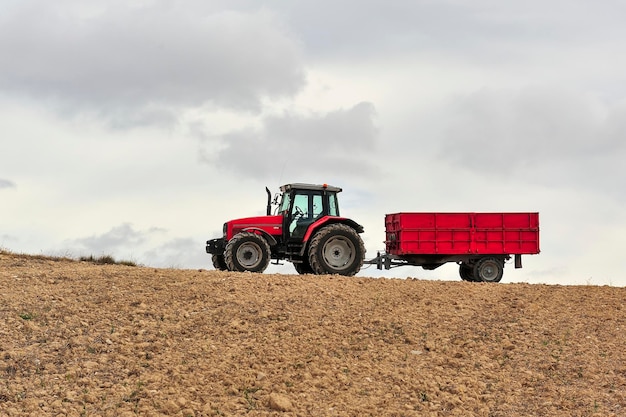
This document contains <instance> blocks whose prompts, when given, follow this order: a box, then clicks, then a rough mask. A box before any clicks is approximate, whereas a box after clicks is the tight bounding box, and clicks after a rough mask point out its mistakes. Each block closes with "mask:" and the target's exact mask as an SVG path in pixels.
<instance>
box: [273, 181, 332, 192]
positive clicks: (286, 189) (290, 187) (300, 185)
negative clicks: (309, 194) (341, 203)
mask: <svg viewBox="0 0 626 417" xmlns="http://www.w3.org/2000/svg"><path fill="white" fill-rule="evenodd" d="M291 190H314V191H331V192H335V193H340V192H341V188H339V187H333V186H332V185H328V184H303V183H293V184H285V185H283V186H282V187H280V191H282V192H283V193H286V192H289V191H291Z"/></svg>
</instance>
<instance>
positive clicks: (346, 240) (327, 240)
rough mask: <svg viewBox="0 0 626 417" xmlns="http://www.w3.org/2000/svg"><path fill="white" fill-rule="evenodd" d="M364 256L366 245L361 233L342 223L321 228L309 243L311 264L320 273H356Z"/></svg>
mask: <svg viewBox="0 0 626 417" xmlns="http://www.w3.org/2000/svg"><path fill="white" fill-rule="evenodd" d="M364 257H365V245H364V244H363V240H361V237H360V236H359V234H358V233H357V232H356V231H355V230H354V229H353V228H351V227H350V226H347V225H345V224H341V223H337V224H331V225H328V226H325V227H323V228H321V229H320V230H319V231H318V232H317V233H316V234H315V236H314V237H313V239H311V244H310V245H309V264H310V265H311V268H312V269H313V272H315V273H316V274H318V275H321V274H339V275H346V276H351V275H354V274H356V273H357V272H359V270H360V269H361V266H363V258H364Z"/></svg>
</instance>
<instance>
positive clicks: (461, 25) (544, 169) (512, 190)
mask: <svg viewBox="0 0 626 417" xmlns="http://www.w3.org/2000/svg"><path fill="white" fill-rule="evenodd" d="M624 18H626V5H624V3H623V2H621V1H616V0H604V1H601V2H589V1H582V0H568V1H557V0H550V1H545V0H542V1H538V0H528V1H525V2H518V1H512V0H497V1H496V0H474V1H472V2H464V1H458V0H437V1H434V0H411V1H404V0H397V1H381V0H358V1H356V0H344V1H341V2H337V1H327V0H317V1H315V2H313V1H308V0H303V1H297V2H295V1H287V0H274V1H271V0H268V1H259V0H228V1H226V0H222V1H220V0H215V1H204V0H203V1H197V0H186V1H181V0H137V1H132V2H129V1H126V0H124V1H121V0H107V1H99V0H95V1H91V2H83V1H78V0H59V1H56V2H49V1H43V0H39V1H37V0H19V1H17V0H0V144H1V148H0V248H4V249H5V250H10V251H14V252H20V253H30V254H47V255H54V256H71V257H79V256H88V255H94V256H99V255H104V254H106V255H112V256H114V257H115V258H116V259H123V260H132V261H135V262H137V263H140V264H143V265H147V266H154V267H167V268H169V267H174V268H194V269H195V268H203V269H212V265H211V260H210V256H209V255H207V254H206V253H205V249H204V245H205V241H206V240H207V239H210V238H214V237H219V236H220V235H221V229H222V224H223V223H224V221H226V220H228V219H233V218H238V217H247V216H253V215H262V214H264V212H265V204H266V194H265V190H264V188H265V186H268V187H269V188H270V190H272V191H273V192H277V191H278V187H279V186H280V185H283V184H287V183H292V182H309V183H318V184H320V183H329V184H332V185H336V186H339V187H342V188H343V190H344V191H343V192H342V193H341V194H340V205H341V212H342V215H344V216H346V217H350V218H353V219H354V220H356V221H357V222H359V223H360V224H362V225H363V226H364V227H365V233H364V234H363V235H362V237H363V240H364V242H365V246H366V249H367V254H366V258H368V259H370V258H373V257H374V256H375V255H376V252H377V251H379V250H382V249H384V243H383V241H384V215H385V214H387V213H396V212H410V211H444V212H446V211H448V212H465V211H468V212H477V211H490V212H499V211H530V212H539V216H540V227H541V253H540V254H539V255H533V256H525V257H523V263H524V267H523V268H522V269H514V268H513V265H512V264H507V265H506V267H505V273H504V278H503V282H527V283H533V284H542V283H543V284H559V285H588V284H591V285H612V286H626V260H625V257H624V255H623V253H622V250H623V247H624V246H625V243H626V237H625V236H626V210H624V209H625V208H626V191H624V190H626V168H625V165H624V162H623V161H624V160H625V159H626V140H625V138H626V54H624V50H626V25H624V24H623V22H624ZM268 272H273V273H286V274H287V273H295V270H294V269H293V266H292V265H291V264H289V263H286V264H285V265H271V266H270V268H269V269H268ZM359 276H371V277H381V276H385V277H397V278H406V277H413V278H422V279H438V280H459V277H458V267H457V266H456V265H454V264H450V265H445V266H442V267H441V268H439V269H436V270H434V271H424V270H422V269H421V268H418V267H401V268H396V269H392V270H391V271H382V272H381V271H377V270H376V269H375V268H374V267H370V268H365V269H363V270H362V271H361V272H360V273H359Z"/></svg>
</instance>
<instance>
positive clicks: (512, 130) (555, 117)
mask: <svg viewBox="0 0 626 417" xmlns="http://www.w3.org/2000/svg"><path fill="white" fill-rule="evenodd" d="M447 112H448V113H447V114H448V116H447V117H446V119H445V120H444V121H443V123H445V125H446V126H447V127H446V128H445V130H444V132H443V133H442V137H441V141H440V143H439V149H440V150H439V155H438V156H439V157H440V158H442V159H447V160H448V161H449V162H450V163H452V164H453V165H455V166H457V167H463V168H465V169H468V170H471V171H475V172H478V173H482V174H485V175H497V176H505V177H507V176H508V177H515V178H521V179H526V180H530V181H533V182H538V183H544V184H551V185H572V186H585V187H593V188H598V187H600V188H606V189H607V190H610V189H611V188H615V187H619V189H623V188H624V186H626V180H625V179H624V176H623V175H617V174H618V172H616V170H619V169H620V168H619V167H621V166H622V164H621V163H619V161H620V160H623V159H624V158H626V144H625V143H624V141H623V139H622V138H623V137H624V136H625V135H626V122H624V120H625V117H626V105H624V104H623V103H622V104H620V103H606V102H602V101H600V100H598V99H596V98H594V97H592V96H589V95H586V94H582V93H579V92H576V91H569V90H564V89H558V88H552V87H532V88H526V89H521V90H519V91H504V90H493V89H491V90H489V89H484V90H480V91H477V92H475V93H473V94H470V95H467V96H464V97H459V98H457V100H455V102H454V103H452V104H451V105H450V106H449V108H448V109H447ZM591 173H593V175H591V176H590V174H591Z"/></svg>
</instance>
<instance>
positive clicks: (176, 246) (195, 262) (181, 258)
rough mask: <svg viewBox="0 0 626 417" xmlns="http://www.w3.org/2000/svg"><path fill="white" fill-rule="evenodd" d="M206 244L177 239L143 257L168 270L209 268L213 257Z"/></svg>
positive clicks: (192, 240)
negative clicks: (207, 251)
mask: <svg viewBox="0 0 626 417" xmlns="http://www.w3.org/2000/svg"><path fill="white" fill-rule="evenodd" d="M203 243H204V242H202V241H197V240H194V239H191V238H177V239H173V240H171V241H168V242H166V243H164V244H162V245H160V246H158V247H156V248H154V249H151V250H149V251H147V252H146V253H144V255H143V257H144V258H146V259H151V260H153V261H152V262H151V265H152V266H160V267H166V268H182V267H188V268H192V267H198V268H201V267H208V266H210V265H211V257H210V255H207V253H206V251H205V250H204V244H203Z"/></svg>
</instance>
